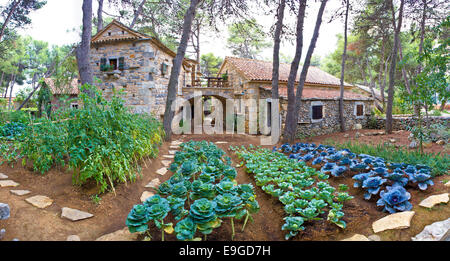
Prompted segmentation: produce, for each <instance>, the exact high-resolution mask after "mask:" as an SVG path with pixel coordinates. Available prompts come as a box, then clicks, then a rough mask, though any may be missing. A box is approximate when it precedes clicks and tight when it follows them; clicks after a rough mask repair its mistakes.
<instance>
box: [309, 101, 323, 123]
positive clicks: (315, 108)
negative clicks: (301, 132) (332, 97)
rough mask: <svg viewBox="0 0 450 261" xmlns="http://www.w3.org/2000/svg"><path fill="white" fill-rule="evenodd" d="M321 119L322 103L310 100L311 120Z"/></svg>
mask: <svg viewBox="0 0 450 261" xmlns="http://www.w3.org/2000/svg"><path fill="white" fill-rule="evenodd" d="M322 119H323V103H322V102H311V122H318V121H321V120H322Z"/></svg>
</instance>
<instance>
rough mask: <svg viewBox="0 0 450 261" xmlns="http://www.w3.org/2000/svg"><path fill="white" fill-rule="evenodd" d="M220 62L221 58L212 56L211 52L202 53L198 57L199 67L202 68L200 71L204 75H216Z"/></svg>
mask: <svg viewBox="0 0 450 261" xmlns="http://www.w3.org/2000/svg"><path fill="white" fill-rule="evenodd" d="M222 62H223V59H222V58H220V57H216V56H214V54H213V53H207V54H202V56H201V57H200V68H202V73H203V74H204V75H206V76H216V75H217V72H219V69H220V65H221V64H222Z"/></svg>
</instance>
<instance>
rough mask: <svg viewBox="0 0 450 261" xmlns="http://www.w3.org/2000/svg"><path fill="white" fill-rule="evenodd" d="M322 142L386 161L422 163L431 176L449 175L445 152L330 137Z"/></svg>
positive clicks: (447, 159)
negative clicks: (427, 151)
mask: <svg viewBox="0 0 450 261" xmlns="http://www.w3.org/2000/svg"><path fill="white" fill-rule="evenodd" d="M323 144H325V145H331V146H334V147H336V148H339V149H344V148H346V149H349V150H350V151H352V152H353V153H356V154H368V155H372V156H376V157H381V158H384V159H385V160H386V161H387V162H392V163H406V164H411V165H417V164H424V165H427V166H429V167H430V168H431V169H432V170H431V175H432V176H433V177H435V176H440V175H450V157H449V156H448V155H446V154H441V153H438V154H433V153H420V152H418V151H409V150H405V149H402V148H396V147H394V146H393V145H390V144H378V145H369V144H365V143H359V142H351V141H347V142H344V143H338V142H336V141H334V140H331V139H327V140H325V141H324V142H323Z"/></svg>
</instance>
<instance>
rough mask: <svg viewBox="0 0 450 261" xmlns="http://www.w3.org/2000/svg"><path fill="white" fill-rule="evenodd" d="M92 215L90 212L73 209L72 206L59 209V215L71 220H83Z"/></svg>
mask: <svg viewBox="0 0 450 261" xmlns="http://www.w3.org/2000/svg"><path fill="white" fill-rule="evenodd" d="M93 216H94V215H92V214H91V213H88V212H84V211H81V210H78V209H73V208H68V207H63V208H62V209H61V217H62V218H66V219H68V220H71V221H78V220H83V219H86V218H91V217H93Z"/></svg>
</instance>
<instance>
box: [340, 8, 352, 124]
mask: <svg viewBox="0 0 450 261" xmlns="http://www.w3.org/2000/svg"><path fill="white" fill-rule="evenodd" d="M349 7H350V0H346V9H345V23H344V52H343V53H342V65H341V82H340V83H341V89H340V96H339V121H340V123H341V131H342V132H344V131H345V119H344V75H345V60H346V58H347V23H348V9H349Z"/></svg>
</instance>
